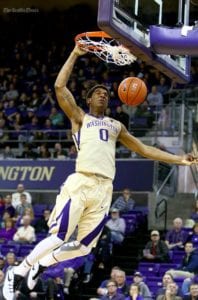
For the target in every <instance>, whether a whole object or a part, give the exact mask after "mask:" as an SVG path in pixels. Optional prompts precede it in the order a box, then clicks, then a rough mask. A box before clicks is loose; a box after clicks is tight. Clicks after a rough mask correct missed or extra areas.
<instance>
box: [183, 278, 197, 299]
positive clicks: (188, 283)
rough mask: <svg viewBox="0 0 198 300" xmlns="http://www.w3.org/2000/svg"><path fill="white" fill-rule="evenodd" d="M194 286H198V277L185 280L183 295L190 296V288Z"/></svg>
mask: <svg viewBox="0 0 198 300" xmlns="http://www.w3.org/2000/svg"><path fill="white" fill-rule="evenodd" d="M192 284H198V275H195V276H194V277H193V278H185V279H184V281H183V283H182V287H181V289H182V294H183V295H184V296H185V295H189V294H190V286H191V285H192Z"/></svg>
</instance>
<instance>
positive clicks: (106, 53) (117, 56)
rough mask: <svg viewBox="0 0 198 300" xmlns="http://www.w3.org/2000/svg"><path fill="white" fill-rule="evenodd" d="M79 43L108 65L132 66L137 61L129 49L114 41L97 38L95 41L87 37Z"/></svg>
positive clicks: (82, 38)
mask: <svg viewBox="0 0 198 300" xmlns="http://www.w3.org/2000/svg"><path fill="white" fill-rule="evenodd" d="M99 39H100V40H99ZM77 43H78V45H79V46H80V47H81V48H82V49H85V50H86V51H88V52H91V53H94V54H95V55H96V56H98V57H99V58H100V59H101V60H103V61H106V62H107V63H114V64H116V65H118V66H124V65H130V64H131V63H133V62H134V61H135V60H136V59H137V58H136V57H135V56H134V55H133V54H131V53H130V51H129V49H127V48H125V47H124V46H122V45H121V44H120V43H119V42H118V41H116V40H114V39H107V38H104V37H100V38H98V37H97V40H94V39H93V37H91V38H90V37H89V36H87V35H85V36H83V37H81V38H80V39H79V40H78V41H77Z"/></svg>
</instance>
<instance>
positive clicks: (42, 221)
mask: <svg viewBox="0 0 198 300" xmlns="http://www.w3.org/2000/svg"><path fill="white" fill-rule="evenodd" d="M50 213H51V212H50V210H49V209H45V210H44V212H43V216H42V217H41V218H39V219H38V220H37V221H36V223H35V225H34V227H35V231H36V233H47V232H48V230H49V227H48V225H47V223H48V221H49V217H50Z"/></svg>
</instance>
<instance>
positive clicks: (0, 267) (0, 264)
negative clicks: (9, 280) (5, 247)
mask: <svg viewBox="0 0 198 300" xmlns="http://www.w3.org/2000/svg"><path fill="white" fill-rule="evenodd" d="M4 266H5V257H4V256H3V255H1V254H0V270H1V271H3V269H4Z"/></svg>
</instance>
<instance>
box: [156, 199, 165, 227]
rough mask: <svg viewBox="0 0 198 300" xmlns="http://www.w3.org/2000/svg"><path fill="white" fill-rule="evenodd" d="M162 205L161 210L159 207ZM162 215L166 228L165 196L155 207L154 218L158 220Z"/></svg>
mask: <svg viewBox="0 0 198 300" xmlns="http://www.w3.org/2000/svg"><path fill="white" fill-rule="evenodd" d="M162 205H163V208H164V209H163V210H162V209H161V206H162ZM163 215H164V230H165V231H166V229H167V200H166V199H165V198H163V199H161V200H160V201H159V202H158V203H157V205H156V208H155V219H156V220H158V219H159V218H161V217H162V216H163Z"/></svg>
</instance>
